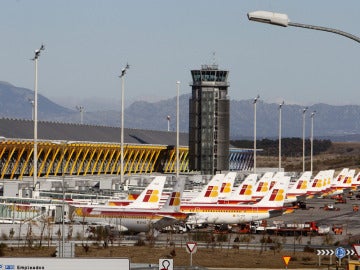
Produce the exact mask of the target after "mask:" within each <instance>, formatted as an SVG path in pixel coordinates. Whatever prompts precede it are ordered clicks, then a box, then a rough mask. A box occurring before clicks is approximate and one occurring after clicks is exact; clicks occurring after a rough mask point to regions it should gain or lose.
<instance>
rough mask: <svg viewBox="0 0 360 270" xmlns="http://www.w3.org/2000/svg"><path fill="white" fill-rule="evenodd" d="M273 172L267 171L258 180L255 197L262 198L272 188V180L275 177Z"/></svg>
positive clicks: (254, 191)
mask: <svg viewBox="0 0 360 270" xmlns="http://www.w3.org/2000/svg"><path fill="white" fill-rule="evenodd" d="M273 176H274V173H273V172H266V173H265V174H264V175H263V176H262V177H261V178H260V179H259V181H257V182H256V184H255V187H254V189H253V195H252V196H253V198H257V199H259V198H262V197H264V196H265V194H266V193H267V192H268V191H269V190H270V181H271V179H272V178H273Z"/></svg>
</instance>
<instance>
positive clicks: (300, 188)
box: [285, 171, 311, 203]
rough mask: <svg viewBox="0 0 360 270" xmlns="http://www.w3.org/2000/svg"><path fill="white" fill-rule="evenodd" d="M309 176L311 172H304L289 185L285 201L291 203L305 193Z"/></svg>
mask: <svg viewBox="0 0 360 270" xmlns="http://www.w3.org/2000/svg"><path fill="white" fill-rule="evenodd" d="M310 178H311V172H309V171H307V172H304V173H303V174H302V175H301V176H300V177H299V178H298V180H296V182H295V183H294V184H293V185H292V186H291V187H289V190H288V192H287V193H286V198H285V203H293V202H296V201H298V199H299V198H300V197H302V196H304V195H305V194H306V191H307V189H308V185H309V182H310Z"/></svg>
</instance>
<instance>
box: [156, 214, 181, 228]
mask: <svg viewBox="0 0 360 270" xmlns="http://www.w3.org/2000/svg"><path fill="white" fill-rule="evenodd" d="M178 222H179V220H178V219H176V218H174V217H172V216H163V217H162V218H161V219H159V220H158V221H156V222H155V223H154V224H153V227H154V228H155V229H156V230H161V229H162V228H165V227H167V226H172V225H174V224H176V223H178Z"/></svg>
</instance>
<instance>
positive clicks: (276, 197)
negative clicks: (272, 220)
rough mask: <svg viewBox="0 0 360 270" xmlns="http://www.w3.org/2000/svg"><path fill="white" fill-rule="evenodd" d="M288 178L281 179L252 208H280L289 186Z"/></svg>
mask: <svg viewBox="0 0 360 270" xmlns="http://www.w3.org/2000/svg"><path fill="white" fill-rule="evenodd" d="M289 182H290V176H283V177H281V178H280V179H279V180H278V181H277V182H276V183H275V185H274V187H273V188H272V189H271V190H270V191H269V192H268V193H266V195H265V196H264V197H263V198H262V199H261V200H260V201H259V202H258V203H256V204H254V206H261V207H270V208H271V207H274V208H276V207H282V206H283V205H284V202H285V197H286V192H287V189H288V186H289Z"/></svg>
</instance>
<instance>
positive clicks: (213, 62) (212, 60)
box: [211, 51, 217, 66]
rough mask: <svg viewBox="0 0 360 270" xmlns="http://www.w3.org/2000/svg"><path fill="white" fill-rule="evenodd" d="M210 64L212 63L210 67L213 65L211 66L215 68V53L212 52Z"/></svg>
mask: <svg viewBox="0 0 360 270" xmlns="http://www.w3.org/2000/svg"><path fill="white" fill-rule="evenodd" d="M211 62H212V65H213V66H217V61H216V51H213V52H212V58H211Z"/></svg>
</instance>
